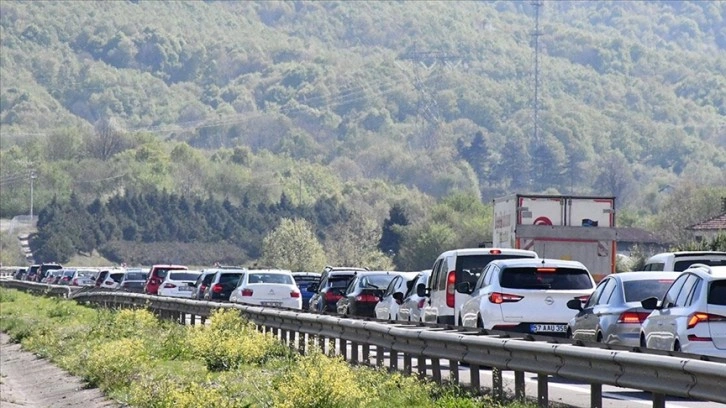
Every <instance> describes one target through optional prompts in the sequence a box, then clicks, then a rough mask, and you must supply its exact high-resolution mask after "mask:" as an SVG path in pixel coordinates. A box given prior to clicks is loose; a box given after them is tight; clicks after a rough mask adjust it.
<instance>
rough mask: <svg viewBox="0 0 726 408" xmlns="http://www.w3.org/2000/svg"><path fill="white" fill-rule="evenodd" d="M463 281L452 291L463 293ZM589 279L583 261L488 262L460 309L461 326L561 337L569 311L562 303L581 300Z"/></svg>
mask: <svg viewBox="0 0 726 408" xmlns="http://www.w3.org/2000/svg"><path fill="white" fill-rule="evenodd" d="M469 285H471V284H470V283H469V282H464V283H461V284H460V286H461V287H459V288H458V290H461V291H464V292H469V291H470V290H471V288H470V287H469ZM594 290H595V281H594V280H593V278H592V275H591V274H590V272H589V271H588V270H587V268H586V267H585V265H583V264H581V263H580V262H576V261H562V260H552V259H506V260H498V261H492V262H491V263H490V264H489V265H487V267H486V269H485V270H484V273H482V275H481V277H480V278H479V280H478V281H477V282H476V284H475V285H474V287H473V292H471V299H469V300H468V301H467V302H466V303H464V305H463V306H462V308H461V318H462V322H461V323H462V325H464V326H468V327H480V328H484V329H491V330H504V331H513V332H521V333H531V334H544V335H549V336H562V337H564V336H566V333H567V324H568V323H569V321H570V319H572V317H573V316H574V315H575V312H574V311H573V310H572V309H570V308H569V307H568V306H567V302H568V301H570V300H571V299H573V298H577V299H578V301H580V302H585V301H587V299H588V298H589V297H590V295H591V294H592V293H593V291H594Z"/></svg>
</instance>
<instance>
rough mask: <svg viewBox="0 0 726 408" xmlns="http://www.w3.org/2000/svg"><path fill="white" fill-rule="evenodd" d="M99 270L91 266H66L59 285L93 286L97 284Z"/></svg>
mask: <svg viewBox="0 0 726 408" xmlns="http://www.w3.org/2000/svg"><path fill="white" fill-rule="evenodd" d="M97 273H98V270H96V269H91V268H66V269H64V270H63V275H62V276H61V278H60V281H58V284H59V285H70V286H84V287H91V286H95V284H96V274H97Z"/></svg>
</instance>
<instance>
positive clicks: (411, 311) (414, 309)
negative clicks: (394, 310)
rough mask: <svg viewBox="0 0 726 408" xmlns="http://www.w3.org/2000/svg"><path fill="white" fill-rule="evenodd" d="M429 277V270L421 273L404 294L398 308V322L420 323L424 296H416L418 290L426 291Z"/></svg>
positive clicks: (424, 300) (424, 301)
mask: <svg viewBox="0 0 726 408" xmlns="http://www.w3.org/2000/svg"><path fill="white" fill-rule="evenodd" d="M429 276H431V269H427V270H425V271H421V273H420V274H419V276H418V278H417V279H416V283H415V284H414V285H413V287H412V288H411V289H410V290H409V291H408V292H406V293H405V294H404V297H403V303H401V305H400V306H399V307H398V320H403V321H408V322H421V321H422V320H421V310H422V309H423V308H424V304H425V303H426V297H425V296H419V295H418V288H419V287H420V288H422V290H425V289H426V284H427V283H428V281H429Z"/></svg>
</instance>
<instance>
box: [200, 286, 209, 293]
mask: <svg viewBox="0 0 726 408" xmlns="http://www.w3.org/2000/svg"><path fill="white" fill-rule="evenodd" d="M205 290H207V285H200V286H199V291H200V292H204V291H205Z"/></svg>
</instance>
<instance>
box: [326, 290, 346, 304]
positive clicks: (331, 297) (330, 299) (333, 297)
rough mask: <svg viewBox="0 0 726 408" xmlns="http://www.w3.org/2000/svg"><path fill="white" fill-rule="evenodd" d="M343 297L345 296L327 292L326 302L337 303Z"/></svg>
mask: <svg viewBox="0 0 726 408" xmlns="http://www.w3.org/2000/svg"><path fill="white" fill-rule="evenodd" d="M342 297H343V296H341V295H339V294H337V293H333V292H325V301H326V302H328V303H330V302H337V301H338V300H340V298H342Z"/></svg>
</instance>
